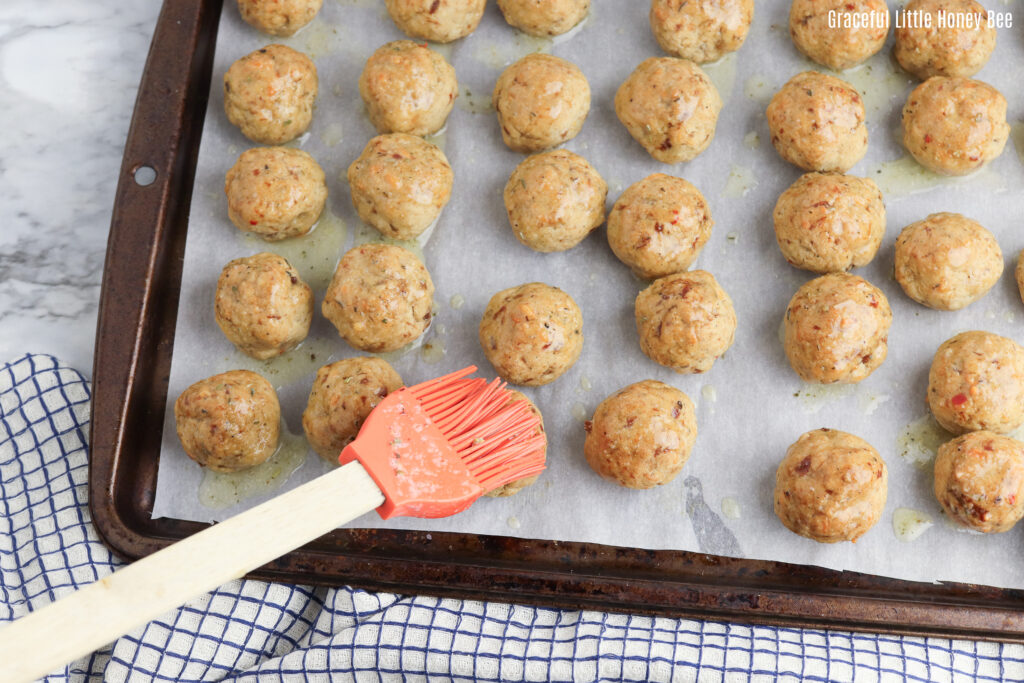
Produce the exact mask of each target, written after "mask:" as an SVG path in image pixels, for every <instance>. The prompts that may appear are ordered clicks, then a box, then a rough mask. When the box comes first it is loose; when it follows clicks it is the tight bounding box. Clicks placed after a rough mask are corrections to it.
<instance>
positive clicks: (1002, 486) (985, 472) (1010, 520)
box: [935, 431, 1024, 534]
mask: <svg viewBox="0 0 1024 683" xmlns="http://www.w3.org/2000/svg"><path fill="white" fill-rule="evenodd" d="M935 497H936V498H938V499H939V504H940V505H942V509H943V510H945V511H946V514H947V515H949V516H950V518H952V519H954V520H956V521H957V522H959V523H960V524H962V525H964V526H965V527H967V528H969V529H974V530H975V531H981V532H983V533H986V534H992V533H1000V532H1003V531H1009V530H1010V529H1011V528H1012V527H1013V525H1014V524H1016V523H1017V522H1018V521H1019V520H1020V518H1021V516H1024V444H1022V443H1021V442H1020V441H1017V440H1015V439H1011V438H1009V437H1006V436H1000V435H999V434H995V433H993V432H989V431H981V432H970V433H969V434H964V435H963V436H958V437H957V438H955V439H953V440H952V441H948V442H946V443H944V444H942V446H940V447H939V454H938V455H937V456H936V457H935Z"/></svg>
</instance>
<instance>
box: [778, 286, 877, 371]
mask: <svg viewBox="0 0 1024 683" xmlns="http://www.w3.org/2000/svg"><path fill="white" fill-rule="evenodd" d="M891 324H892V309H890V308H889V302H888V300H887V299H886V298H885V294H883V293H882V290H880V289H878V288H877V287H875V286H874V285H872V284H871V283H870V282H868V281H867V280H865V279H864V278H860V277H857V276H856V275H850V274H848V273H831V274H829V275H822V276H821V277H819V278H815V279H813V280H811V281H810V282H807V283H805V284H804V285H803V287H801V288H800V289H798V290H797V292H796V294H794V295H793V298H792V299H790V301H789V306H788V307H787V308H786V320H785V325H784V328H785V347H786V357H787V358H789V364H790V365H791V366H792V367H793V370H794V371H795V372H796V374H798V375H799V376H800V379H802V380H804V381H805V382H815V383H818V384H831V383H833V382H841V383H844V384H854V383H856V382H859V381H861V380H862V379H864V378H865V377H867V376H868V375H870V374H871V373H872V372H874V371H875V368H877V367H878V366H879V365H881V364H882V361H884V360H885V356H886V353H888V350H889V347H888V342H889V326H890V325H891Z"/></svg>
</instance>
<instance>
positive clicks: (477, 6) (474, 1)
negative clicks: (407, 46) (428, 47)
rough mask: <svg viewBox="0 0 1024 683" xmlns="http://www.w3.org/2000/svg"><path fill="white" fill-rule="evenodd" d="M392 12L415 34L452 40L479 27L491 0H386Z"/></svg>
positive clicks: (398, 22) (397, 22)
mask: <svg viewBox="0 0 1024 683" xmlns="http://www.w3.org/2000/svg"><path fill="white" fill-rule="evenodd" d="M385 4H386V5H387V8H388V14H389V15H391V20H392V21H393V22H395V26H397V27H398V28H399V29H400V30H401V31H402V32H403V33H405V34H406V35H407V36H409V37H411V38H418V39H420V40H431V41H433V42H435V43H450V42H452V41H453V40H458V39H459V38H464V37H466V36H468V35H469V34H470V33H472V32H473V31H475V30H476V27H477V25H478V24H479V23H480V18H481V17H482V16H483V15H484V7H485V6H486V4H487V0H386V2H385Z"/></svg>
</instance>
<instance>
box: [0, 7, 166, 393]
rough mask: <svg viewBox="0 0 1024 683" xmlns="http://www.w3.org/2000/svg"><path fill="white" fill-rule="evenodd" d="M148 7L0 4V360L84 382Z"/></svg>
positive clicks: (150, 23) (152, 18)
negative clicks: (37, 356)
mask: <svg viewBox="0 0 1024 683" xmlns="http://www.w3.org/2000/svg"><path fill="white" fill-rule="evenodd" d="M159 11H160V2H158V1H157V0H45V1H40V0H2V2H0V362H4V361H7V360H9V359H11V358H13V357H15V356H19V355H21V354H22V353H26V352H34V353H51V354H54V355H56V356H58V357H59V358H61V359H62V360H64V361H65V362H67V363H69V364H70V365H72V366H73V367H75V368H77V369H78V370H81V371H82V372H83V373H85V374H87V375H91V371H92V353H93V338H94V336H95V328H96V309H97V303H98V300H99V289H100V275H101V273H102V269H103V257H104V251H105V249H106V242H107V231H108V228H109V225H110V213H111V208H112V206H113V201H114V189H115V187H116V184H117V174H118V171H119V169H120V165H121V153H122V149H123V147H124V141H125V137H126V135H127V133H128V123H129V121H130V119H131V113H132V106H133V104H134V102H135V92H136V89H137V88H138V83H139V78H140V76H141V75H142V69H143V66H144V64H145V60H146V53H147V51H148V49H149V41H150V37H151V36H152V33H153V27H154V25H155V23H156V18H157V14H158V13H159Z"/></svg>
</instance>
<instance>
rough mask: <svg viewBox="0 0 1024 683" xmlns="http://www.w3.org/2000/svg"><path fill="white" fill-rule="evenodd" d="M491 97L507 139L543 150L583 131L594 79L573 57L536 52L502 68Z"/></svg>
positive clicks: (511, 144)
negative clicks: (586, 73)
mask: <svg viewBox="0 0 1024 683" xmlns="http://www.w3.org/2000/svg"><path fill="white" fill-rule="evenodd" d="M492 100H493V102H494V110H495V111H496V112H497V114H498V125H499V126H500V127H501V139H502V140H504V141H505V144H506V145H508V146H509V148H510V149H513V150H515V151H517V152H540V151H542V150H545V149H549V148H551V147H555V146H557V145H560V144H562V143H563V142H566V141H568V140H571V139H573V138H574V137H576V136H577V135H578V134H579V132H580V130H581V129H582V128H583V122H584V121H586V120H587V114H588V113H589V112H590V84H589V83H588V82H587V77H586V76H584V75H583V72H582V71H580V70H579V67H577V66H576V65H575V64H573V63H572V62H568V61H566V60H564V59H562V58H560V57H555V56H553V55H546V54H541V53H534V54H530V55H526V56H525V57H523V58H522V59H520V60H519V61H518V62H515V63H514V64H512V65H511V66H509V67H508V68H506V69H505V70H504V71H502V72H501V76H499V77H498V81H497V83H495V84H494V93H493V94H492Z"/></svg>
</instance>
